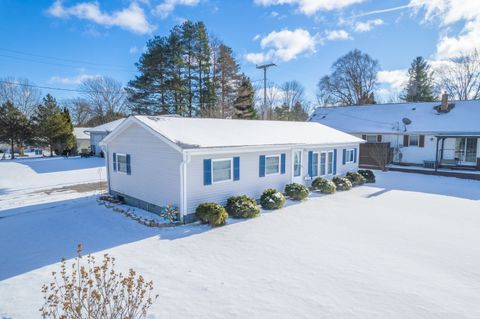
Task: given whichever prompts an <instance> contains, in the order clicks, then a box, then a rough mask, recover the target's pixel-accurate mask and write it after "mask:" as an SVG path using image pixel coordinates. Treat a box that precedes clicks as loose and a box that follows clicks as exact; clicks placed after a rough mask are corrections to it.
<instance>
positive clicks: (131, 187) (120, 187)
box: [108, 124, 182, 207]
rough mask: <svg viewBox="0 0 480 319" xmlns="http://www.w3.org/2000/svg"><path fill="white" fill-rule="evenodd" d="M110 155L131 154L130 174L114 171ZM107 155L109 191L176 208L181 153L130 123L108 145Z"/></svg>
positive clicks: (177, 203) (177, 204)
mask: <svg viewBox="0 0 480 319" xmlns="http://www.w3.org/2000/svg"><path fill="white" fill-rule="evenodd" d="M113 153H117V158H118V155H119V154H130V156H131V165H132V175H127V174H116V172H114V170H113V161H112V156H113ZM108 156H109V157H108V164H109V179H110V180H109V184H110V189H111V190H112V191H115V192H118V193H122V194H125V195H128V196H131V197H134V198H137V199H140V200H143V201H146V202H148V203H152V204H155V205H158V206H166V205H169V204H171V205H175V206H177V207H179V205H180V164H181V162H182V154H181V153H179V152H177V151H176V150H174V149H173V148H172V147H170V146H169V145H167V144H166V143H164V142H163V141H161V140H160V139H159V138H158V137H156V136H155V135H153V133H151V132H150V131H148V130H146V129H144V128H143V127H140V126H139V125H138V124H132V125H131V126H130V127H128V128H126V129H125V131H123V132H122V133H120V134H119V135H118V136H117V137H115V139H113V140H112V141H111V142H110V143H108ZM117 165H118V161H117ZM117 169H118V168H117Z"/></svg>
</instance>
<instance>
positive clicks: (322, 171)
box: [320, 152, 327, 176]
mask: <svg viewBox="0 0 480 319" xmlns="http://www.w3.org/2000/svg"><path fill="white" fill-rule="evenodd" d="M326 172H327V153H325V152H323V153H322V154H320V175H322V176H325V175H326Z"/></svg>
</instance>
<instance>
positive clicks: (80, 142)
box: [73, 127, 90, 153]
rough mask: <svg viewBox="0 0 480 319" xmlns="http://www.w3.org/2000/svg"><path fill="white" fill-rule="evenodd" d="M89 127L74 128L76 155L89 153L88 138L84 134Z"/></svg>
mask: <svg viewBox="0 0 480 319" xmlns="http://www.w3.org/2000/svg"><path fill="white" fill-rule="evenodd" d="M88 129H90V128H89V127H74V128H73V136H75V142H76V145H77V152H78V153H82V152H83V153H88V152H89V151H90V136H89V135H88V134H86V133H85V131H86V130H88Z"/></svg>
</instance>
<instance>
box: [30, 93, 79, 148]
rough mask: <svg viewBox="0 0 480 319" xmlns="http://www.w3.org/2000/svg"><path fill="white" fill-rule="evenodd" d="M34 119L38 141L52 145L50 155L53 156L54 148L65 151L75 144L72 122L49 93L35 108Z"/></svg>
mask: <svg viewBox="0 0 480 319" xmlns="http://www.w3.org/2000/svg"><path fill="white" fill-rule="evenodd" d="M67 114H68V113H67ZM33 119H34V122H35V133H36V134H35V136H36V138H37V139H38V143H39V144H43V145H46V146H49V147H50V156H53V151H54V148H56V149H57V150H61V151H63V150H65V149H68V148H71V147H72V146H73V145H72V144H71V140H72V131H73V127H72V123H71V122H70V119H69V116H68V117H67V115H66V113H64V112H62V110H61V109H60V107H59V106H58V104H57V101H56V100H55V98H54V97H53V96H51V95H50V94H47V96H46V97H45V98H44V99H43V103H42V104H41V105H39V106H38V107H37V109H36V110H35V115H34V117H33Z"/></svg>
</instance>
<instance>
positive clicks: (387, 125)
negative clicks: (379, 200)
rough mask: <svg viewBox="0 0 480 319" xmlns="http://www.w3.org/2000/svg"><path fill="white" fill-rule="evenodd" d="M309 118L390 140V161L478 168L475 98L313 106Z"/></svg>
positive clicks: (479, 112)
mask: <svg viewBox="0 0 480 319" xmlns="http://www.w3.org/2000/svg"><path fill="white" fill-rule="evenodd" d="M309 121H313V122H318V123H321V124H325V125H328V126H330V127H332V128H335V129H337V130H341V131H344V132H347V133H350V134H353V135H355V136H357V137H361V138H362V139H364V140H366V141H367V142H368V143H390V147H391V151H392V154H393V162H394V163H395V164H402V165H418V166H420V165H421V166H425V167H429V168H435V169H437V168H439V167H450V168H463V169H480V100H470V101H450V102H448V99H447V96H446V95H444V96H443V97H442V102H423V103H399V104H374V105H360V106H348V107H327V108H317V109H316V110H315V112H314V114H313V115H312V116H311V118H310V119H309ZM367 146H369V145H368V144H367V145H364V146H363V147H362V149H367ZM360 155H361V159H363V158H364V156H367V155H368V154H363V151H362V154H360ZM360 164H361V165H362V161H361V162H360Z"/></svg>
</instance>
